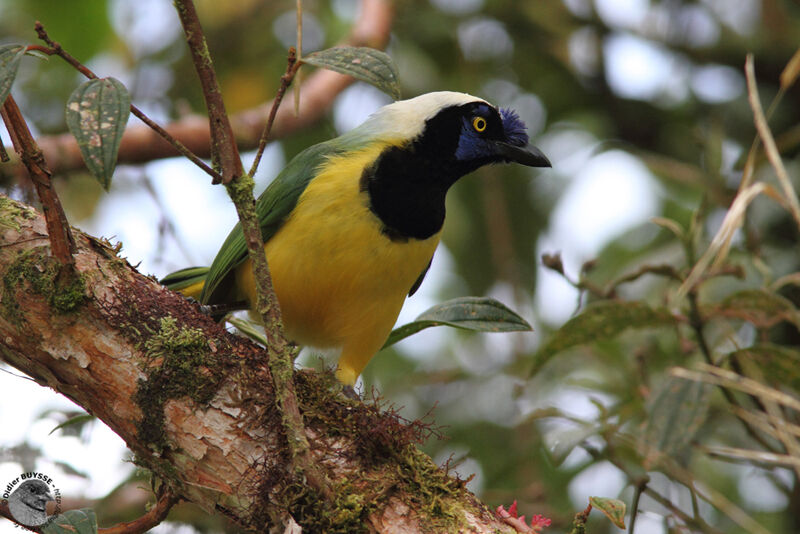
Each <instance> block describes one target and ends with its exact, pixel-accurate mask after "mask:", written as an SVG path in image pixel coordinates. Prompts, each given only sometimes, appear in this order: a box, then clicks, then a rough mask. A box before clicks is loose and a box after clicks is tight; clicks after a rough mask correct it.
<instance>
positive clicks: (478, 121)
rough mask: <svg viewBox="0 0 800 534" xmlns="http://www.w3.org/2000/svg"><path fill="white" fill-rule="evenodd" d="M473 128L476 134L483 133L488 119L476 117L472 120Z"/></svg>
mask: <svg viewBox="0 0 800 534" xmlns="http://www.w3.org/2000/svg"><path fill="white" fill-rule="evenodd" d="M472 127H473V128H475V131H476V132H482V131H484V130H485V129H486V119H484V118H483V117H475V118H474V119H472Z"/></svg>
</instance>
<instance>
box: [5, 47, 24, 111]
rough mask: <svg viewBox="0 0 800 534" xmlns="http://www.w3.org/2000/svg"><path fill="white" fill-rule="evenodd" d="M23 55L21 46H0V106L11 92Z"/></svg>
mask: <svg viewBox="0 0 800 534" xmlns="http://www.w3.org/2000/svg"><path fill="white" fill-rule="evenodd" d="M24 55H25V47H24V46H22V45H13V44H11V45H3V46H0V106H2V105H3V103H4V102H5V101H6V97H7V96H8V94H9V93H10V92H11V85H12V84H13V83H14V78H16V77H17V69H19V64H20V62H21V61H22V56H24Z"/></svg>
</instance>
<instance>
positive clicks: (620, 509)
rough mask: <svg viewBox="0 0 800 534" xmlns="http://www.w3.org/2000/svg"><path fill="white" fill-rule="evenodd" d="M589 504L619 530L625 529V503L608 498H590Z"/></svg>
mask: <svg viewBox="0 0 800 534" xmlns="http://www.w3.org/2000/svg"><path fill="white" fill-rule="evenodd" d="M589 504H591V505H592V508H597V509H598V510H600V511H601V512H603V513H604V514H605V515H606V517H607V518H608V519H609V520H611V522H612V523H614V525H615V526H616V527H618V528H621V529H624V528H625V503H624V502H622V501H620V500H618V499H609V498H607V497H589Z"/></svg>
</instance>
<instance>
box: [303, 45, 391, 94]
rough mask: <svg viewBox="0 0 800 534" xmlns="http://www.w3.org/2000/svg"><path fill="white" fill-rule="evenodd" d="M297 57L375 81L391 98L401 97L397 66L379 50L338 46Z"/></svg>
mask: <svg viewBox="0 0 800 534" xmlns="http://www.w3.org/2000/svg"><path fill="white" fill-rule="evenodd" d="M300 61H301V62H302V63H307V64H309V65H313V66H315V67H321V68H323V69H330V70H332V71H336V72H339V73H341V74H347V75H350V76H352V77H353V78H355V79H357V80H361V81H363V82H367V83H369V84H372V85H374V86H375V87H377V88H378V89H380V90H381V91H383V92H384V93H386V94H387V95H389V96H391V97H392V98H393V99H394V100H398V99H399V98H400V84H399V81H398V80H399V78H400V76H399V75H398V73H397V67H396V66H395V64H394V61H392V58H391V57H389V55H388V54H386V53H385V52H381V51H380V50H375V49H374V48H368V47H363V46H359V47H356V46H337V47H335V48H328V49H327V50H320V51H319V52H314V53H312V54H309V55H307V56H304V57H303V58H302V59H301V60H300Z"/></svg>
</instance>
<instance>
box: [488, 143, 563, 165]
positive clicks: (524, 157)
mask: <svg viewBox="0 0 800 534" xmlns="http://www.w3.org/2000/svg"><path fill="white" fill-rule="evenodd" d="M494 146H495V148H496V149H497V154H498V155H499V156H502V157H503V159H505V160H506V161H514V162H516V163H521V164H523V165H527V166H528V167H552V165H551V164H550V160H549V159H547V156H545V155H544V154H543V153H542V151H541V150H539V149H538V148H536V147H535V146H528V147H519V146H515V145H512V144H509V143H504V142H503V141H495V144H494Z"/></svg>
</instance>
